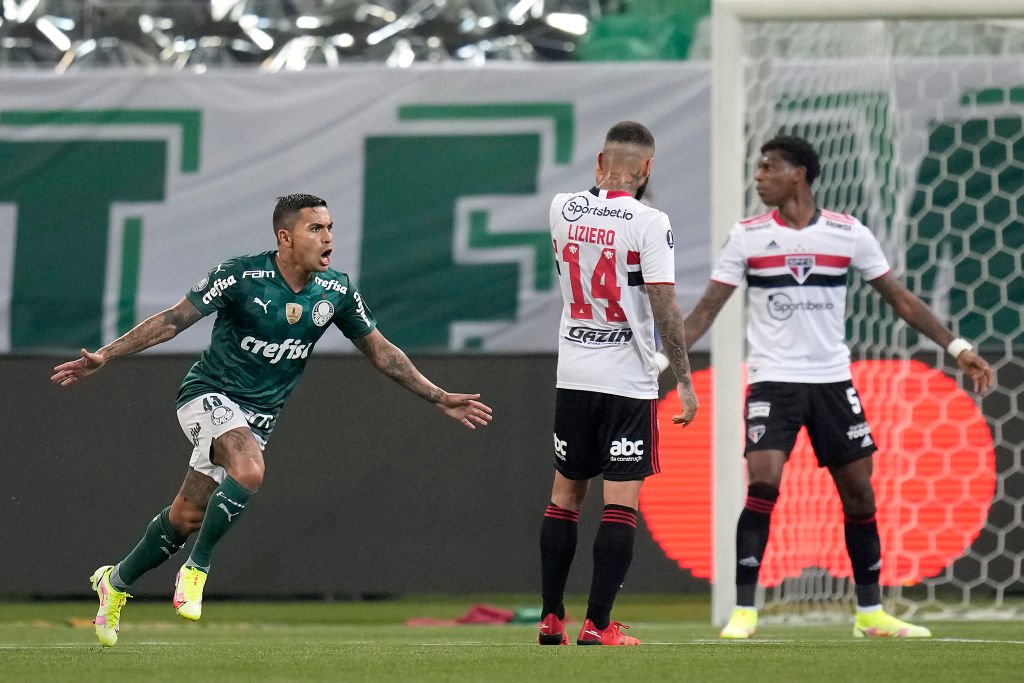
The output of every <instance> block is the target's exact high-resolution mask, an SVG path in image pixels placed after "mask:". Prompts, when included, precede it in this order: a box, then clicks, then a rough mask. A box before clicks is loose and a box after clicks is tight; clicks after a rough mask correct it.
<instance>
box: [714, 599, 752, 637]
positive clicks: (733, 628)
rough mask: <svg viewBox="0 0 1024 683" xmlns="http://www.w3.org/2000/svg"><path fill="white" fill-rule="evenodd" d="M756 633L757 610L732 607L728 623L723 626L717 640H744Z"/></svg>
mask: <svg viewBox="0 0 1024 683" xmlns="http://www.w3.org/2000/svg"><path fill="white" fill-rule="evenodd" d="M755 631H757V610H756V609H754V608H753V607H734V608H733V610H732V616H730V617H729V623H728V624H726V625H725V628H723V629H722V631H721V633H719V634H718V637H719V638H727V639H731V640H746V639H747V638H749V637H750V636H752V635H754V632H755Z"/></svg>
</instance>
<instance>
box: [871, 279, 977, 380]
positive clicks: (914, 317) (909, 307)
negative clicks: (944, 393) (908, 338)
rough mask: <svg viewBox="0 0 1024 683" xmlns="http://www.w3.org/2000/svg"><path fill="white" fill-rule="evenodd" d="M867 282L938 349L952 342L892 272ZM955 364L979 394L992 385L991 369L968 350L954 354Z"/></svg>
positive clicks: (949, 334)
mask: <svg viewBox="0 0 1024 683" xmlns="http://www.w3.org/2000/svg"><path fill="white" fill-rule="evenodd" d="M870 282H871V286H872V287H874V288H875V289H876V290H878V293H879V294H881V295H882V298H883V299H885V301H886V303H888V304H889V305H890V306H892V308H893V310H894V311H895V312H896V315H898V316H899V317H901V318H903V319H904V320H906V321H907V323H908V324H909V325H910V326H911V327H913V328H914V329H915V330H917V331H918V332H920V333H921V334H923V335H925V336H926V337H928V338H929V339H931V340H932V341H933V342H935V343H936V344H938V345H939V346H941V347H942V348H944V349H947V348H949V344H950V342H952V341H953V339H954V336H953V333H952V332H950V331H949V330H948V329H946V326H945V325H943V324H942V323H941V322H939V319H938V318H936V317H935V315H934V314H933V313H932V312H931V310H929V308H928V307H927V306H926V305H925V303H924V302H923V301H921V299H920V298H918V297H917V295H915V294H914V293H913V292H911V291H910V290H909V289H907V288H906V286H905V285H904V284H903V283H902V282H900V281H899V280H898V279H897V278H896V276H894V275H893V274H892V272H888V273H886V274H885V275H883V276H881V277H879V278H875V279H874V280H871V281H870ZM960 343H961V344H962V343H963V342H960ZM954 350H955V349H954ZM956 362H957V365H959V366H960V369H961V370H963V371H964V373H965V374H967V376H969V377H970V378H971V379H972V380H974V391H975V392H977V393H979V394H982V395H984V394H986V393H988V390H989V387H991V386H992V366H990V365H989V364H988V362H987V361H986V360H985V359H984V358H982V357H981V356H979V355H978V354H976V353H974V351H973V350H971V349H964V350H961V351H958V352H957V355H956Z"/></svg>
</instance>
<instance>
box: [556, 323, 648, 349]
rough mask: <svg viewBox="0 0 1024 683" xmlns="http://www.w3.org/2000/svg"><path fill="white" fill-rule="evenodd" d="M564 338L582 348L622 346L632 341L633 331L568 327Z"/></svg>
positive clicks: (627, 329)
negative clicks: (580, 345)
mask: <svg viewBox="0 0 1024 683" xmlns="http://www.w3.org/2000/svg"><path fill="white" fill-rule="evenodd" d="M565 338H566V339H568V340H569V341H571V342H575V343H577V344H582V345H583V346H622V345H624V344H628V343H629V342H631V341H633V330H631V329H629V328H628V327H626V328H623V329H613V330H601V329H594V328H592V327H570V328H569V332H568V334H566V335H565Z"/></svg>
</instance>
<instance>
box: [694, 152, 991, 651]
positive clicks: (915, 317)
mask: <svg viewBox="0 0 1024 683" xmlns="http://www.w3.org/2000/svg"><path fill="white" fill-rule="evenodd" d="M761 155H762V156H761V158H760V160H759V162H758V167H757V174H756V175H755V177H754V178H755V182H756V185H757V193H758V195H759V196H760V197H761V200H762V201H763V202H764V203H765V204H767V205H768V206H769V207H774V208H773V210H771V211H770V212H768V213H765V214H762V215H760V216H755V217H754V218H748V219H746V220H743V221H740V222H739V223H737V224H736V226H735V227H734V228H733V230H732V232H731V234H730V235H729V240H728V242H727V243H726V245H725V246H724V247H723V249H722V253H721V255H720V257H719V261H718V265H717V266H716V268H715V269H714V271H713V272H712V274H711V282H710V283H709V285H708V288H707V290H706V291H705V292H704V295H703V296H702V297H701V300H700V301H699V302H698V303H697V305H696V306H695V307H694V309H693V311H692V312H691V313H690V314H689V315H688V316H687V317H686V341H687V344H692V343H694V342H695V341H696V340H697V339H699V338H700V337H701V335H703V334H704V333H705V332H706V331H707V329H708V327H710V326H711V323H712V322H713V321H714V319H715V316H717V315H718V312H719V311H720V310H722V306H723V305H724V304H725V302H726V300H727V299H728V298H729V296H730V295H731V294H732V293H733V291H734V290H735V289H736V288H737V287H738V286H739V285H740V284H741V283H742V282H744V281H746V284H747V296H748V302H749V305H748V307H747V319H748V326H747V342H748V346H749V357H748V361H747V374H748V378H749V387H748V390H747V399H746V427H747V442H746V449H745V451H746V452H745V455H746V459H747V474H748V477H747V480H748V484H749V486H748V489H747V501H746V505H745V506H744V509H743V512H742V513H741V514H740V519H739V523H738V525H737V530H736V598H737V599H736V604H737V606H736V608H735V609H734V610H733V613H732V617H731V618H730V619H729V623H728V624H727V625H726V626H725V628H724V629H722V632H721V637H723V638H749V637H750V636H751V635H753V634H754V631H755V630H756V628H757V610H756V609H755V604H754V594H755V591H756V588H757V577H758V571H759V569H760V566H761V561H762V559H763V558H764V552H765V547H766V545H767V543H768V531H769V524H770V521H771V512H772V509H773V508H774V507H775V503H776V501H777V499H778V496H779V485H780V483H781V481H782V469H783V466H784V465H785V463H786V460H787V459H788V458H789V454H790V452H791V451H792V449H793V444H794V442H795V441H796V435H797V432H799V431H800V429H801V428H803V427H806V428H807V435H808V436H809V437H810V441H811V445H812V447H813V449H814V453H815V455H816V457H817V459H818V464H819V465H820V466H822V467H828V468H829V473H830V474H831V475H832V479H833V481H834V482H835V485H836V490H837V491H838V493H839V497H840V499H841V500H842V504H843V514H844V516H845V526H844V530H845V534H846V548H847V552H848V553H849V555H850V563H851V564H852V566H853V578H854V584H855V588H856V593H857V616H856V620H855V623H854V628H853V634H854V636H855V637H861V638H863V637H882V636H890V637H908V638H920V637H929V636H931V632H929V631H928V629H926V628H923V627H921V626H915V625H913V624H909V623H907V622H905V621H901V620H899V619H896V618H895V617H892V616H890V615H888V614H886V613H885V612H884V611H883V610H882V606H881V591H880V589H879V585H878V577H879V573H880V569H881V566H882V559H881V545H880V542H879V537H878V525H877V524H876V522H875V494H874V490H873V489H872V487H871V471H872V463H873V458H872V457H871V456H872V453H874V451H875V450H876V448H875V444H874V441H873V440H872V438H871V428H870V426H869V425H868V423H867V419H866V417H865V415H864V410H863V406H862V405H861V402H860V398H859V397H858V396H857V390H856V389H855V388H854V386H853V383H852V381H851V375H850V368H849V363H850V352H849V349H848V348H847V346H846V342H845V319H846V289H847V286H846V284H847V277H848V274H849V271H850V269H851V268H852V269H854V270H856V271H858V272H859V273H860V274H861V275H862V276H863V278H864V279H865V280H867V281H868V282H869V283H870V284H871V286H872V287H874V288H875V289H876V290H878V292H879V294H881V296H882V299H884V300H885V301H886V303H888V304H889V305H890V306H892V307H893V310H894V311H895V312H896V314H897V315H899V316H900V317H901V318H903V319H904V320H905V321H907V323H909V324H910V326H911V327H913V328H914V329H916V330H917V331H918V332H920V333H922V334H924V335H925V336H927V337H928V338H929V339H931V340H933V341H934V342H935V343H937V344H939V345H940V346H942V347H944V348H946V349H947V350H948V352H949V353H950V355H952V356H953V357H954V358H955V359H956V361H957V364H958V365H959V366H960V369H961V370H962V371H963V372H964V373H966V374H967V375H969V376H970V377H971V379H972V380H973V381H974V389H975V391H977V392H979V393H982V394H984V393H985V392H987V391H988V389H989V386H990V385H991V383H992V368H991V367H990V366H989V364H988V363H987V362H986V361H985V360H984V359H982V358H981V357H980V356H979V355H978V354H976V353H974V351H973V350H972V347H971V345H970V344H969V343H967V342H966V341H965V340H963V339H960V338H957V337H955V336H954V335H953V333H952V332H950V331H949V330H948V329H946V327H945V326H944V325H943V324H942V323H940V322H939V321H938V319H936V317H935V316H934V315H933V314H932V312H931V311H930V310H929V309H928V307H927V306H926V305H925V304H924V302H922V301H921V300H920V299H919V298H918V297H917V296H915V295H914V294H913V293H911V292H910V291H909V290H908V289H907V288H906V287H905V286H904V285H903V284H902V283H901V282H900V281H899V280H897V279H896V277H895V276H894V275H893V274H892V271H891V269H890V268H889V264H888V262H887V261H886V259H885V256H884V255H883V253H882V248H881V246H880V245H879V244H878V240H876V239H875V237H874V235H872V234H871V232H870V231H869V230H868V229H867V228H866V227H864V226H863V225H862V224H861V223H860V221H858V220H857V219H855V218H853V217H851V216H848V215H846V214H841V213H835V212H832V211H826V210H824V209H819V208H818V206H817V204H816V203H815V201H814V196H813V194H812V193H811V184H812V183H813V182H814V179H815V178H816V177H817V175H818V171H819V167H820V166H819V162H818V155H817V153H816V152H815V151H814V148H813V147H811V145H810V144H809V143H808V142H807V141H806V140H803V139H801V138H797V137H792V136H779V137H776V138H773V139H772V140H769V141H768V142H766V143H765V144H764V145H763V146H762V147H761Z"/></svg>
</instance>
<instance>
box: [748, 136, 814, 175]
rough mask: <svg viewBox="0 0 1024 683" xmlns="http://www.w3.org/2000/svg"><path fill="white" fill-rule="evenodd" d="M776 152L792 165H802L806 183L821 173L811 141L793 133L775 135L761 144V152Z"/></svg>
mask: <svg viewBox="0 0 1024 683" xmlns="http://www.w3.org/2000/svg"><path fill="white" fill-rule="evenodd" d="M772 151H775V152H778V153H779V154H780V155H781V156H782V158H784V159H785V160H786V161H788V162H789V163H791V164H793V165H794V166H803V167H804V174H805V175H806V176H807V184H808V185H810V184H811V183H813V182H814V179H815V178H817V177H818V174H820V173H821V162H819V161H818V153H817V152H815V151H814V147H812V146H811V143H809V142H807V140H804V139H803V138H800V137H797V136H795V135H776V136H775V137H773V138H772V139H771V140H769V141H768V142H766V143H764V144H763V145H761V154H767V153H768V152H772Z"/></svg>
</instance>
